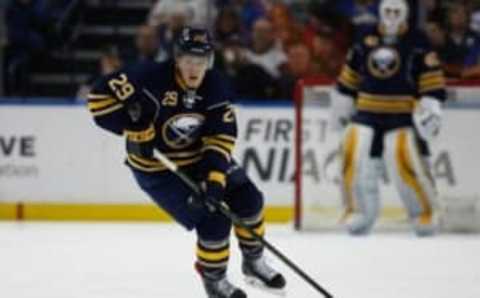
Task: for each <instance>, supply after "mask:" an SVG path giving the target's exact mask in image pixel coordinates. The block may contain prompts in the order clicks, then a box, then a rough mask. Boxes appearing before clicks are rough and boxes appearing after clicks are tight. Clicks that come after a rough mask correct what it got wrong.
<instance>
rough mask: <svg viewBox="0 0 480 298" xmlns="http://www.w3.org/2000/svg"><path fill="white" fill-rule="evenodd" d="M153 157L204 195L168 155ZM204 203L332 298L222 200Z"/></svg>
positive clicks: (330, 296) (316, 288) (191, 187)
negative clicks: (245, 231)
mask: <svg viewBox="0 0 480 298" xmlns="http://www.w3.org/2000/svg"><path fill="white" fill-rule="evenodd" d="M153 153H154V156H155V158H157V159H158V160H160V161H161V162H162V163H163V164H164V165H165V167H167V168H168V170H170V171H171V172H172V173H173V174H175V175H176V176H177V177H178V178H180V179H181V180H182V181H183V182H184V183H185V184H186V185H187V186H188V187H189V188H190V189H191V190H192V191H193V192H194V193H195V194H196V195H198V196H199V197H203V198H204V197H205V196H202V195H203V191H202V189H201V187H200V186H199V185H198V184H197V183H196V182H195V181H194V180H192V179H191V178H190V177H189V176H188V175H186V174H185V173H183V172H182V171H181V170H180V169H179V168H178V166H177V165H176V164H175V163H174V162H172V161H171V160H170V159H168V157H166V156H165V155H163V154H162V153H161V152H159V151H158V150H154V151H153ZM205 204H206V205H207V206H209V207H213V208H215V210H218V211H219V212H220V213H222V214H223V215H224V216H226V217H227V218H229V219H230V220H231V221H232V222H233V223H234V224H235V225H237V226H239V227H241V228H243V229H245V230H247V231H248V232H249V233H250V235H251V236H252V237H253V238H254V239H255V240H257V241H259V242H261V243H262V244H263V246H264V247H265V248H267V249H268V250H269V251H270V252H271V253H273V254H274V255H275V256H277V257H278V258H279V259H280V260H281V261H282V262H283V263H285V264H286V265H287V266H288V267H290V269H292V270H293V271H294V272H295V273H297V274H298V275H299V276H300V277H301V278H302V279H303V280H305V281H306V282H307V283H308V284H310V285H311V286H312V287H313V288H315V290H317V291H318V292H320V293H321V294H322V295H323V296H324V297H325V298H333V296H332V295H331V294H330V293H329V292H328V291H327V290H325V289H324V288H323V287H322V286H320V285H319V284H318V283H317V282H316V281H315V280H313V278H311V277H310V276H309V275H307V274H306V273H305V272H304V271H303V270H302V269H300V268H299V267H298V266H297V265H296V264H295V263H293V262H292V261H291V260H290V259H289V258H288V257H286V256H285V255H284V254H283V253H282V252H280V251H279V250H278V249H277V248H275V247H274V246H273V245H272V244H270V242H268V241H267V240H265V238H263V237H262V236H261V235H258V234H257V233H256V232H255V231H254V230H253V229H252V228H251V227H250V226H248V225H247V224H245V223H244V222H243V220H242V219H240V218H239V217H238V216H237V215H235V214H234V213H233V212H232V211H230V208H229V207H228V205H227V204H226V203H225V202H224V201H217V200H209V201H207V202H205Z"/></svg>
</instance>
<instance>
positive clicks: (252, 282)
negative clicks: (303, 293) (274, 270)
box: [245, 276, 287, 297]
mask: <svg viewBox="0 0 480 298" xmlns="http://www.w3.org/2000/svg"><path fill="white" fill-rule="evenodd" d="M245 283H246V284H247V285H249V286H251V287H254V288H257V289H259V290H262V291H264V292H267V293H269V294H272V295H275V296H278V297H287V291H286V290H285V288H283V289H272V288H269V287H267V286H266V285H265V283H264V282H263V281H261V280H260V279H258V278H256V277H253V276H245Z"/></svg>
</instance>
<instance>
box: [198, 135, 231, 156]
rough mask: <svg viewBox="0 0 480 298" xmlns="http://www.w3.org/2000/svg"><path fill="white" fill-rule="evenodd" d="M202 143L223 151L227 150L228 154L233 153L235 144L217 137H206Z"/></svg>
mask: <svg viewBox="0 0 480 298" xmlns="http://www.w3.org/2000/svg"><path fill="white" fill-rule="evenodd" d="M202 141H203V143H204V144H205V145H212V146H218V147H220V148H222V149H225V150H226V151H227V152H229V153H231V152H232V151H233V148H234V147H235V144H234V143H233V142H232V141H225V140H222V139H220V138H217V137H215V136H213V137H204V138H202Z"/></svg>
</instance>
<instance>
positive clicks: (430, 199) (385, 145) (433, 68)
mask: <svg viewBox="0 0 480 298" xmlns="http://www.w3.org/2000/svg"><path fill="white" fill-rule="evenodd" d="M408 14H409V8H408V5H407V3H406V1H404V0H383V1H381V3H380V22H379V25H378V27H377V28H375V29H372V31H371V32H366V33H365V34H363V35H362V36H361V37H360V38H359V39H358V40H357V41H356V42H355V43H354V45H353V46H352V48H351V49H350V52H349V54H348V57H347V62H346V65H345V66H344V68H343V70H342V72H341V74H340V77H339V79H338V85H337V90H338V91H339V92H338V99H339V100H340V102H342V99H343V101H347V102H349V103H350V104H347V105H343V106H342V108H341V109H338V108H335V105H336V106H337V107H338V106H340V105H339V104H335V103H334V111H337V112H336V113H334V115H335V117H334V119H336V120H335V121H336V123H337V126H338V125H339V123H340V122H341V121H342V119H343V120H345V119H348V120H349V125H348V126H347V128H346V130H345V135H344V139H343V145H342V146H343V147H342V148H343V149H342V192H343V198H344V202H345V215H344V217H343V222H344V223H345V225H346V227H347V229H348V231H349V232H350V233H351V234H356V235H358V234H366V233H368V232H370V231H371V229H372V227H373V225H374V223H375V221H376V219H377V217H378V215H379V209H380V208H379V205H380V202H379V193H378V181H379V179H378V178H379V170H378V169H379V167H378V162H379V161H381V158H383V161H384V163H385V165H386V168H387V171H388V174H389V177H390V178H391V180H393V182H394V184H395V186H396V188H397V190H398V192H399V194H400V197H401V199H402V201H403V203H404V205H405V208H406V210H407V213H408V215H409V218H410V220H411V222H412V224H413V228H414V230H415V232H416V233H417V234H418V235H432V234H434V233H435V231H436V229H437V226H438V223H437V221H438V219H437V218H436V208H437V207H436V202H435V200H436V190H435V187H434V181H433V179H432V175H431V174H430V170H429V165H428V157H429V148H428V142H429V141H430V140H432V139H433V138H434V137H435V136H437V135H438V133H439V129H440V124H441V118H442V108H441V106H442V102H443V101H444V100H445V97H446V92H445V79H444V76H443V72H442V70H441V65H440V61H439V59H438V56H437V54H436V53H435V52H434V51H432V50H431V49H430V48H429V46H428V42H427V41H426V38H424V37H423V35H422V34H421V32H417V31H415V30H413V29H411V28H408V25H407V19H408ZM347 97H348V99H346V98H347ZM334 125H335V123H334Z"/></svg>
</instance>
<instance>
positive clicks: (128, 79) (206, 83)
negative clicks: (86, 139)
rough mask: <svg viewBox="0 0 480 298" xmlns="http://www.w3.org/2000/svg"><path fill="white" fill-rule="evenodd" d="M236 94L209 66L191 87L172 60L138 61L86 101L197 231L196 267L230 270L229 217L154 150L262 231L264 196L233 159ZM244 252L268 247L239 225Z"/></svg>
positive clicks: (154, 193)
mask: <svg viewBox="0 0 480 298" xmlns="http://www.w3.org/2000/svg"><path fill="white" fill-rule="evenodd" d="M232 99H233V94H232V92H231V91H230V89H229V88H228V86H227V84H226V82H225V81H224V79H223V78H222V76H221V74H220V73H218V72H217V71H215V70H213V69H210V70H208V71H207V72H206V75H205V78H204V80H203V82H202V83H201V85H200V86H199V88H197V89H195V90H193V89H189V88H187V87H186V85H185V82H184V81H183V80H182V78H181V76H180V75H179V73H178V70H177V67H176V64H175V62H174V61H170V62H165V63H163V64H158V63H153V62H150V63H143V64H137V65H133V66H130V67H127V68H125V69H122V70H120V71H118V72H116V73H114V74H112V75H109V76H107V77H105V78H103V79H101V80H99V81H98V82H97V83H96V85H95V87H94V88H93V90H92V92H91V93H90V94H89V95H88V108H89V110H90V112H91V113H92V115H93V117H94V120H95V122H96V124H97V125H99V126H100V127H102V128H104V129H106V130H108V131H110V132H112V133H115V134H117V135H123V136H124V137H125V139H126V154H127V157H126V164H127V165H128V166H129V167H130V168H131V170H132V171H133V174H134V176H135V178H136V180H137V182H138V184H139V186H140V187H141V188H142V189H143V190H144V191H145V192H146V193H147V194H149V196H150V197H151V198H152V199H153V200H154V201H155V202H156V203H157V204H158V205H159V206H160V207H161V208H163V209H164V210H166V211H167V212H168V213H169V214H170V215H172V217H173V218H174V219H175V220H176V221H177V222H179V223H181V224H182V225H183V226H184V227H186V228H187V229H189V230H191V229H195V230H196V232H197V235H198V242H197V266H198V267H201V269H202V271H203V272H205V271H208V270H210V271H212V272H213V271H215V272H217V273H218V272H219V271H220V272H224V271H225V270H226V266H227V261H228V258H229V235H230V230H231V226H232V224H231V222H230V220H228V219H227V218H226V217H224V216H223V215H221V214H219V213H210V212H209V211H208V210H206V209H205V208H192V206H191V205H189V198H190V197H191V195H192V193H191V190H190V189H189V188H188V187H187V186H185V185H184V184H183V182H182V181H180V179H178V178H177V177H176V176H175V175H173V174H172V173H170V172H169V171H168V170H167V169H166V167H165V166H164V165H163V164H162V163H161V162H160V161H158V160H156V159H155V158H154V157H153V150H154V149H157V150H159V151H161V152H162V153H164V154H165V155H166V156H167V157H169V159H171V160H172V161H174V162H175V163H176V164H177V165H178V166H179V167H181V168H182V169H183V170H184V171H185V172H187V173H188V174H189V175H190V176H192V177H195V178H196V179H197V180H198V181H199V182H200V181H204V182H206V183H207V184H209V187H208V188H207V192H209V193H208V195H212V196H214V197H217V196H219V197H224V198H223V199H224V200H225V201H226V203H227V204H228V205H229V206H230V208H231V210H232V211H233V212H235V213H236V214H237V215H238V216H239V217H240V218H242V219H244V220H245V221H246V222H248V224H250V225H251V226H252V227H253V228H255V229H256V231H257V232H258V233H259V234H260V235H263V233H264V225H263V197H262V194H261V193H260V191H259V190H258V189H257V188H256V186H255V185H254V184H253V183H252V182H251V181H250V179H249V178H248V177H247V176H246V174H245V172H244V171H243V169H241V168H240V167H239V166H238V165H237V164H236V163H235V161H234V160H233V158H232V151H233V149H234V145H235V140H236V137H237V124H236V118H235V111H234V109H233V107H232V103H231V100H232ZM235 232H236V235H237V236H238V239H239V242H240V247H241V249H242V252H243V254H244V256H245V257H250V258H255V257H259V256H261V254H262V251H263V247H262V245H261V244H260V243H259V242H258V241H255V240H254V239H252V237H251V236H250V235H249V234H248V233H247V232H246V231H244V230H243V229H241V228H238V227H235Z"/></svg>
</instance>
